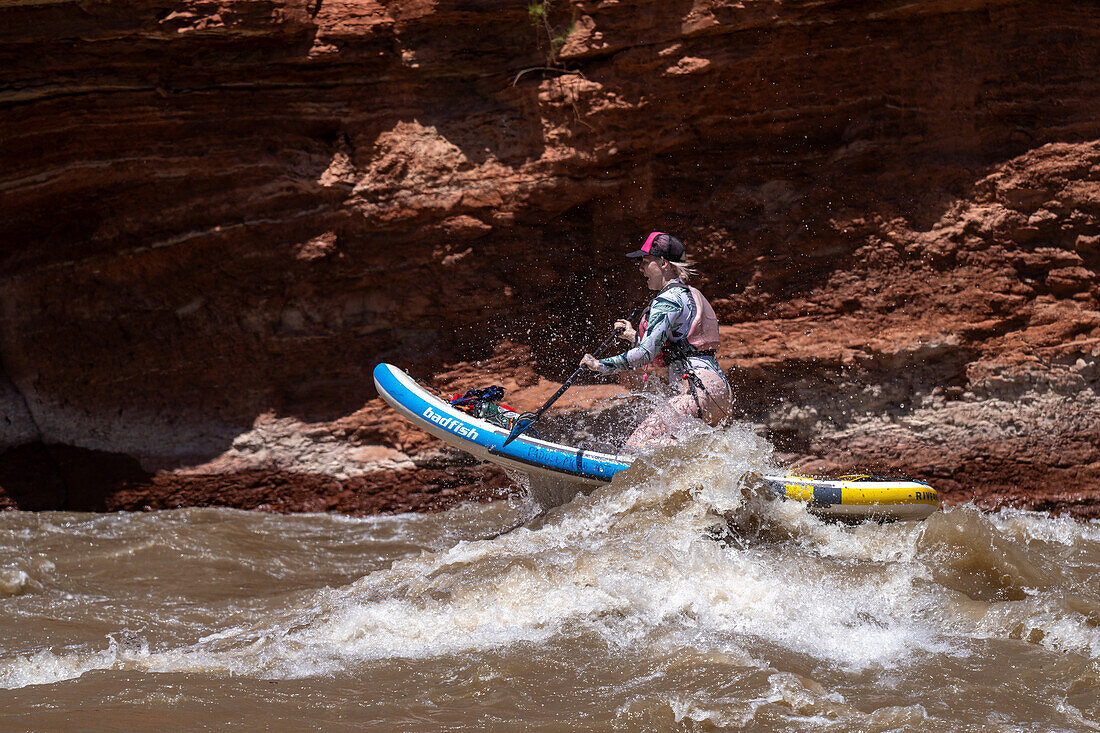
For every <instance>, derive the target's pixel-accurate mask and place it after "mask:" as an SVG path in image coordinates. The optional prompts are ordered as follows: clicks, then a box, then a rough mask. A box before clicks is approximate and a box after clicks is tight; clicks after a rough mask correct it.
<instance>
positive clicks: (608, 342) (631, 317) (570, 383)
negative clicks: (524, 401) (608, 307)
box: [504, 306, 642, 445]
mask: <svg viewBox="0 0 1100 733" xmlns="http://www.w3.org/2000/svg"><path fill="white" fill-rule="evenodd" d="M641 308H642V306H638V307H637V308H635V309H634V310H633V311H632V312H631V313H630V315H629V316H627V319H626V320H628V321H631V322H633V320H634V316H636V315H638V311H639V310H641ZM618 336H619V329H617V328H616V329H615V330H613V331H612V332H611V335H610V336H608V337H607V340H606V341H604V342H603V343H602V344H600V345H599V346H598V347H597V348H596V351H595V352H594V353H593V354H592V356H594V357H596V358H597V359H598V358H599V357H600V354H602V353H603V352H604V350H605V349H607V347H608V346H610V345H611V344H613V343H614V342H615V339H616V338H618ZM583 371H584V367H577V371H575V372H573V373H572V374H571V375H570V376H569V379H567V380H565V383H564V384H562V386H561V388H559V389H558V391H557V392H555V393H554V396H553V397H551V398H550V399H548V400H547V401H546V403H545V404H544V405H543V406H542V407H540V408H539V409H538V411H537V412H536V413H535V416H534V417H532V418H531V420H530V421H527V422H524V424H523V425H522V426H521V427H520V428H519V430H518V431H515V430H513V432H512V433H511V434H510V435H509V436H508V439H507V440H505V441H504V445H508V444H509V443H511V442H512V441H513V440H515V439H516V438H518V437H519V436H521V435H523V433H524V432H525V431H526V430H527V428H529V427H531V426H532V425H534V424H535V423H536V422H538V419H539V418H540V417H542V413H544V412H546V410H547V409H548V408H549V407H550V405H552V404H554V403H555V402H557V401H558V398H559V397H561V396H562V395H563V394H565V390H567V389H569V388H570V387H572V386H573V380H574V379H576V378H577V377H579V376H580V374H581V372H583Z"/></svg>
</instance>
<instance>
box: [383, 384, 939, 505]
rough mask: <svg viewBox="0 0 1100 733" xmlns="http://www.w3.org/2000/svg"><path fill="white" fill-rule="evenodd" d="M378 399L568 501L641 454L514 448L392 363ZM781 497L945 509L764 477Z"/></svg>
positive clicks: (880, 485)
mask: <svg viewBox="0 0 1100 733" xmlns="http://www.w3.org/2000/svg"><path fill="white" fill-rule="evenodd" d="M374 384H375V386H376V387H377V388H378V394H380V395H381V396H382V398H383V399H384V400H386V402H388V403H389V404H390V406H391V407H393V409H395V410H397V411H398V412H399V413H401V415H402V416H404V417H405V419H407V420H408V421H409V422H411V423H413V424H414V425H416V426H417V427H419V428H421V429H423V430H425V431H427V432H428V433H430V434H432V435H434V436H435V437H437V438H439V439H440V440H442V441H444V442H445V443H448V444H450V445H452V446H454V447H456V448H459V449H460V450H463V451H465V452H467V453H469V454H470V455H472V456H474V457H475V458H479V459H481V460H484V461H490V462H492V463H495V464H497V465H500V466H503V467H505V468H509V469H512V470H516V471H522V472H524V473H526V474H528V475H529V476H530V477H531V479H532V481H535V482H538V483H540V484H542V485H552V486H556V487H560V493H561V494H562V498H563V499H568V498H571V496H572V495H573V494H576V493H577V492H579V491H589V490H591V489H593V488H595V487H597V486H602V485H603V484H606V483H608V482H610V481H611V479H612V478H613V477H614V476H615V474H616V473H618V472H619V471H622V470H624V469H626V468H629V467H630V464H631V463H632V462H633V461H634V456H630V455H611V454H609V453H601V452H598V451H590V450H585V449H583V448H575V447H572V446H568V445H561V444H558V443H551V442H549V441H546V440H541V439H540V438H537V437H533V436H530V435H526V434H524V435H521V436H520V437H518V438H516V439H515V440H513V441H512V442H511V443H509V444H508V445H504V441H505V440H506V439H507V438H508V432H509V431H508V429H507V428H504V427H501V426H499V425H494V424H493V423H490V422H487V421H486V420H482V419H480V418H477V417H474V416H472V415H470V414H468V413H466V412H463V411H462V410H459V409H457V408H456V407H454V406H452V405H451V404H450V403H449V402H447V401H446V400H443V399H441V398H440V397H439V396H437V395H435V394H433V393H432V392H431V391H430V390H428V389H425V388H424V387H422V386H421V385H420V384H418V383H417V381H416V380H415V379H413V378H412V377H410V376H409V375H408V374H406V373H405V372H404V371H402V370H401V369H398V368H397V367H395V366H392V365H390V364H379V365H378V366H376V367H375V368H374ZM763 480H764V484H765V486H766V487H767V488H768V489H770V490H771V491H772V493H773V494H774V495H776V496H781V497H785V498H787V499H792V500H795V501H804V502H807V503H808V504H809V508H810V511H812V512H814V513H816V514H819V515H822V516H826V517H833V518H837V519H848V520H862V519H924V518H925V517H927V516H928V515H929V514H931V513H932V512H934V511H936V510H937V509H938V508H939V496H938V495H937V493H936V491H935V489H933V488H932V487H931V486H929V485H928V484H925V483H921V482H919V481H911V480H907V479H886V478H880V477H873V476H843V477H840V478H838V479H820V478H813V477H809V476H793V475H791V476H764V477H763Z"/></svg>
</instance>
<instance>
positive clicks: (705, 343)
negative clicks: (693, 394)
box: [638, 283, 718, 367]
mask: <svg viewBox="0 0 1100 733" xmlns="http://www.w3.org/2000/svg"><path fill="white" fill-rule="evenodd" d="M668 287H678V288H684V289H685V290H687V291H688V293H689V294H690V295H691V299H692V300H693V301H694V302H695V317H694V318H692V320H691V325H690V326H689V327H688V333H687V336H686V337H683V338H680V339H678V340H675V341H674V340H673V339H672V338H671V336H670V337H669V339H668V340H667V341H665V344H664V346H662V347H661V351H660V353H658V354H657V355H656V356H655V357H654V358H653V361H652V362H651V363H652V364H654V365H655V366H658V367H664V366H667V365H668V362H670V361H675V360H686V359H687V358H688V357H691V356H700V355H713V354H714V352H715V351H717V350H718V317H717V316H715V315H714V308H712V307H711V305H710V302H709V301H707V299H706V297H704V296H703V294H702V293H700V292H699V289H698V288H695V287H692V286H690V285H685V284H683V283H674V284H672V285H669V286H668ZM666 289H667V288H666ZM661 292H664V291H661ZM657 297H658V298H659V297H660V295H658V296H657ZM654 300H656V298H654ZM652 307H653V304H652V303H650V304H649V308H646V311H645V313H644V314H643V315H642V320H641V321H640V322H639V323H638V341H641V340H642V337H643V336H645V331H646V327H647V326H648V325H649V309H650V308H652Z"/></svg>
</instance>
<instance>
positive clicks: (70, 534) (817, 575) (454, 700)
mask: <svg viewBox="0 0 1100 733" xmlns="http://www.w3.org/2000/svg"><path fill="white" fill-rule="evenodd" d="M770 461H771V456H770V453H769V450H768V447H767V445H766V444H764V443H763V442H762V441H761V440H760V439H758V438H755V436H752V435H751V434H750V433H747V432H744V433H742V432H738V431H736V430H732V429H731V430H727V431H725V432H715V433H712V434H709V435H705V436H702V437H700V438H699V439H697V440H695V441H693V442H691V443H689V444H687V445H685V446H682V447H679V448H675V449H666V450H663V451H660V452H658V453H656V454H654V455H652V456H650V457H648V458H645V459H643V460H641V461H639V463H638V464H636V465H635V466H634V467H632V468H631V469H629V470H627V471H624V472H623V473H620V474H619V475H618V476H616V477H615V480H614V481H613V482H612V483H611V484H610V485H608V486H606V487H604V488H602V489H599V490H598V491H596V492H594V493H592V494H591V495H588V496H583V495H582V496H578V497H576V498H575V499H574V500H572V501H571V502H569V503H567V504H565V505H563V506H559V507H556V508H553V509H551V510H549V511H545V512H544V511H542V509H541V506H540V505H539V504H538V503H537V502H536V501H535V500H533V499H531V498H520V499H516V500H513V501H511V502H498V503H494V504H486V505H468V506H463V507H459V508H457V509H454V510H452V511H449V512H447V513H443V514H437V515H401V516H394V517H374V518H367V519H349V518H345V517H341V516H334V515H321V514H317V515H297V516H276V515H268V514H260V513H248V512H241V511H234V510H214V509H182V510H175V511H163V512H150V513H120V514H72V513H26V512H7V513H3V514H0V604H2V609H3V614H2V615H0V729H3V730H57V729H63V728H71V729H78V730H127V731H145V730H162V729H165V728H166V727H167V728H169V729H180V728H184V729H202V728H211V729H238V730H244V729H247V730H251V729H260V728H267V729H272V730H296V729H317V728H321V729H326V730H343V729H347V730H387V731H389V730H408V731H434V730H468V729H476V730H490V731H496V730H499V731H515V730H545V731H556V730H563V729H577V730H595V731H600V730H607V731H611V730H616V731H617V730H712V729H738V730H753V731H756V730H758V731H778V730H783V731H786V730H804V731H833V730H836V731H842V730H843V731H847V730H860V731H927V730H958V731H977V730H982V731H1055V730H1066V731H1087V730H1100V580H1098V571H1100V522H1096V521H1093V522H1091V523H1081V522H1074V521H1072V520H1069V519H1062V518H1056V517H1051V516H1047V515H1044V514H1038V513H1026V512H1019V511H1002V512H1000V513H997V514H984V513H981V512H979V511H977V510H976V509H974V508H971V507H966V506H963V507H955V508H952V509H949V510H946V511H942V512H939V513H937V514H934V515H933V516H932V517H931V518H929V519H928V520H926V521H924V522H918V523H893V524H878V523H867V524H860V525H855V526H849V525H843V524H828V523H825V522H823V521H821V520H819V519H817V518H815V517H814V516H812V515H811V514H809V513H807V511H806V508H805V507H804V506H803V505H801V504H798V503H794V502H788V501H784V500H771V499H768V498H766V497H764V496H762V495H761V494H760V493H759V492H758V489H757V482H756V476H757V475H758V474H759V473H760V472H761V471H764V470H768V469H771V468H774V467H773V466H772V465H771V463H770ZM720 518H724V519H723V521H727V522H728V523H729V524H730V525H731V526H732V533H731V534H730V535H729V536H726V537H724V538H723V539H721V540H720V541H719V540H716V539H715V538H714V532H713V531H712V529H711V528H712V527H714V526H715V525H716V524H717V522H718V521H719V519H720Z"/></svg>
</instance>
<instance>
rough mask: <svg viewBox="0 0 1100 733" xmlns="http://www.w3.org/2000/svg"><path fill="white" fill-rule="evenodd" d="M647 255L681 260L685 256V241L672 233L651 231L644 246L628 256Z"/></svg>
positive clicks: (675, 260)
mask: <svg viewBox="0 0 1100 733" xmlns="http://www.w3.org/2000/svg"><path fill="white" fill-rule="evenodd" d="M646 255H649V256H650V257H663V258H664V259H666V260H670V261H672V262H679V261H680V260H682V259H683V258H684V243H683V242H681V241H680V240H679V239H677V238H676V237H674V236H672V235H671V234H665V233H664V232H650V233H649V236H648V237H646V240H645V244H643V245H642V248H641V249H639V250H638V251H636V252H631V253H630V254H628V255H627V257H645V256H646Z"/></svg>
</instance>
